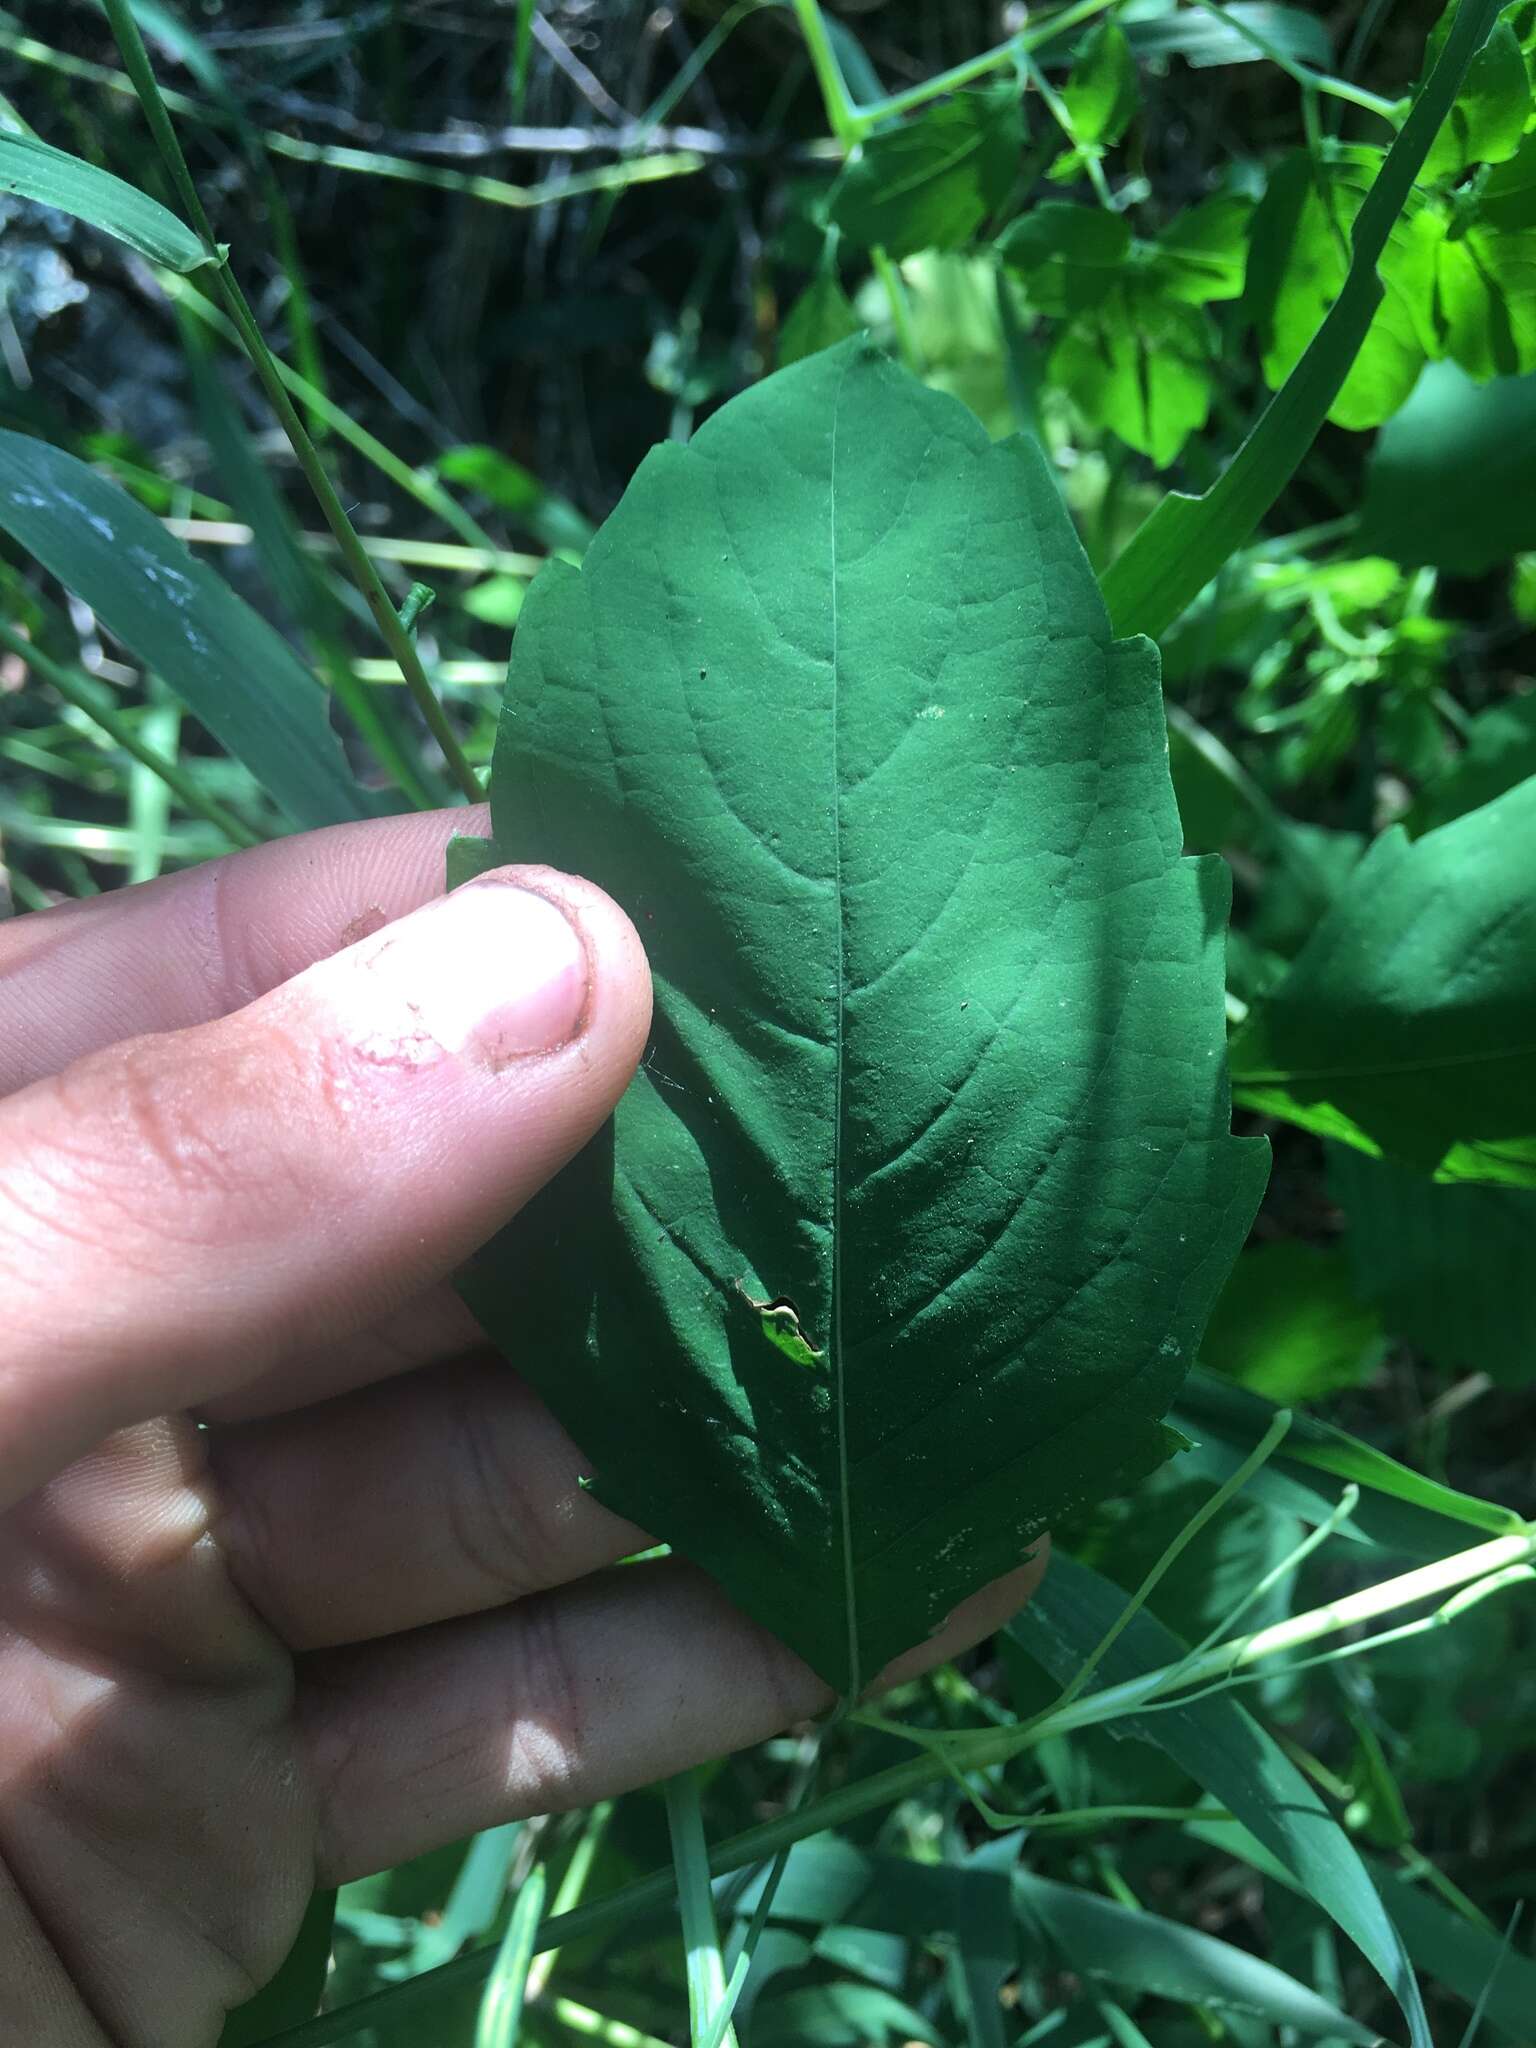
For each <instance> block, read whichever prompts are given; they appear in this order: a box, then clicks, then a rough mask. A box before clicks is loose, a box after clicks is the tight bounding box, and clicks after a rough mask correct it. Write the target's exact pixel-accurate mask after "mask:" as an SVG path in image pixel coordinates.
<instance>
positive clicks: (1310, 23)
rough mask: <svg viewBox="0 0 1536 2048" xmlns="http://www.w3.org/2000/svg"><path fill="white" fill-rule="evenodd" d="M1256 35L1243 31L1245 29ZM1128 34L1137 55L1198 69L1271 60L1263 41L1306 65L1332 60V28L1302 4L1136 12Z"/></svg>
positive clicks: (1235, 0) (1248, 1)
mask: <svg viewBox="0 0 1536 2048" xmlns="http://www.w3.org/2000/svg"><path fill="white" fill-rule="evenodd" d="M1245 28H1246V29H1248V30H1250V31H1251V32H1252V33H1251V34H1250V35H1244V33H1243V29H1245ZM1125 33H1126V37H1127V39H1128V40H1129V42H1130V45H1131V48H1132V49H1133V50H1134V51H1135V52H1136V54H1137V55H1138V56H1139V57H1170V56H1178V57H1182V58H1183V59H1184V60H1185V62H1186V63H1187V64H1190V65H1192V66H1193V67H1194V68H1195V69H1196V70H1205V69H1209V68H1212V67H1214V66H1217V65H1222V64H1262V63H1266V62H1268V58H1267V57H1266V55H1265V52H1264V50H1263V48H1262V47H1261V45H1260V43H1256V42H1255V41H1253V39H1252V38H1253V36H1254V35H1257V36H1259V37H1260V38H1261V39H1262V42H1265V43H1268V44H1269V45H1270V47H1271V48H1272V49H1275V50H1278V51H1279V52H1280V54H1281V55H1282V56H1285V57H1292V58H1295V59H1297V60H1298V61H1300V62H1301V63H1304V64H1311V65H1314V66H1316V68H1317V69H1318V70H1320V71H1327V70H1328V69H1329V68H1330V67H1331V65H1332V63H1333V45H1332V43H1331V42H1330V41H1329V39H1328V30H1327V28H1326V26H1325V25H1324V23H1323V22H1322V21H1320V20H1319V19H1318V17H1317V16H1316V15H1315V14H1312V13H1309V12H1308V11H1307V9H1306V8H1303V7H1277V6H1273V5H1271V4H1269V0H1230V4H1229V5H1227V6H1225V7H1223V8H1222V9H1221V11H1220V12H1219V13H1215V12H1213V13H1210V14H1204V13H1199V12H1197V11H1196V10H1195V9H1194V8H1191V7H1181V8H1169V9H1168V10H1167V11H1166V12H1165V13H1159V14H1149V15H1147V16H1146V17H1145V18H1143V19H1137V18H1136V17H1135V16H1134V15H1133V16H1132V18H1131V19H1130V20H1128V21H1127V22H1126V24H1125Z"/></svg>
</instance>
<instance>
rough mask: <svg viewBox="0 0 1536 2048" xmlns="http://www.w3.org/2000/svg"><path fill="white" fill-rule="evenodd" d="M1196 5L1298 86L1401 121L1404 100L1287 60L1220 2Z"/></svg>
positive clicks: (1197, 1) (1394, 122)
mask: <svg viewBox="0 0 1536 2048" xmlns="http://www.w3.org/2000/svg"><path fill="white" fill-rule="evenodd" d="M1194 4H1195V5H1196V6H1197V7H1200V8H1203V9H1204V10H1205V12H1206V13H1207V14H1209V15H1213V16H1214V17H1215V19H1216V20H1217V21H1219V22H1221V23H1222V24H1223V25H1224V26H1225V27H1227V28H1229V29H1231V30H1232V31H1233V32H1234V33H1235V34H1237V35H1240V36H1241V37H1242V38H1243V40H1244V42H1246V43H1251V44H1252V45H1253V47H1254V49H1256V50H1257V51H1258V52H1259V53H1260V55H1261V56H1264V57H1267V58H1268V59H1269V61H1270V63H1271V64H1275V65H1278V66H1279V68H1280V70H1282V71H1284V72H1286V73H1287V74H1288V75H1289V76H1290V77H1292V78H1294V79H1295V80H1296V83H1297V84H1298V85H1300V86H1303V87H1305V88H1308V89H1309V90H1311V91H1314V92H1324V93H1327V94H1329V95H1330V96H1331V97H1332V98H1333V99H1336V100H1345V101H1347V102H1348V104H1349V105H1350V106H1352V107H1359V108H1361V109H1362V110H1363V111H1364V112H1365V113H1367V114H1376V115H1378V116H1379V117H1380V119H1382V120H1383V121H1390V122H1391V124H1392V126H1393V127H1394V128H1395V127H1397V125H1398V123H1399V122H1400V121H1401V119H1402V117H1403V112H1404V107H1405V104H1406V103H1405V102H1404V101H1402V100H1388V99H1383V98H1382V96H1381V94H1380V93H1376V92H1367V91H1366V90H1365V88H1364V87H1363V86H1359V85H1351V84H1350V83H1349V81H1348V80H1347V79H1344V78H1335V77H1333V76H1332V75H1331V73H1329V72H1326V71H1313V70H1312V69H1311V68H1310V67H1309V66H1307V65H1305V64H1299V63H1298V62H1297V61H1296V59H1295V58H1294V57H1288V56H1287V55H1286V54H1285V52H1284V50H1282V49H1281V48H1280V47H1279V46H1278V44H1276V43H1272V42H1271V41H1270V39H1269V37H1268V36H1266V35H1264V34H1262V33H1261V31H1260V30H1258V29H1256V28H1254V27H1252V26H1251V25H1250V24H1249V23H1248V22H1246V21H1244V20H1243V19H1242V17H1241V16H1239V15H1236V14H1232V13H1229V12H1228V10H1227V9H1226V8H1225V7H1223V6H1221V5H1220V4H1219V0H1194Z"/></svg>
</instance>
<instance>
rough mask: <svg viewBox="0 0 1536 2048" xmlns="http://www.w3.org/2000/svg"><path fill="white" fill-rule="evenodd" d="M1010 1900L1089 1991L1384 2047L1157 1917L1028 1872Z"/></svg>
mask: <svg viewBox="0 0 1536 2048" xmlns="http://www.w3.org/2000/svg"><path fill="white" fill-rule="evenodd" d="M1013 1894H1014V1900H1015V1903H1016V1904H1017V1906H1018V1910H1019V1914H1020V1917H1021V1918H1022V1919H1023V1921H1024V1922H1025V1924H1026V1925H1027V1926H1030V1927H1033V1928H1037V1929H1038V1930H1040V1932H1042V1933H1043V1934H1044V1935H1046V1936H1047V1937H1048V1939H1049V1940H1050V1942H1051V1943H1052V1944H1053V1945H1054V1946H1055V1948H1056V1950H1057V1951H1058V1953H1059V1954H1060V1956H1061V1959H1062V1960H1063V1961H1064V1962H1065V1963H1066V1965H1067V1967H1068V1968H1069V1969H1070V1970H1072V1971H1073V1972H1074V1973H1075V1974H1077V1975H1081V1976H1084V1977H1086V1978H1088V1979H1089V1981H1090V1982H1092V1983H1096V1984H1102V1985H1107V1986H1109V1987H1110V1988H1112V1989H1113V1990H1116V1991H1120V1992H1132V1993H1144V1994H1148V1995H1150V1996H1152V1997H1155V1998H1172V1999H1177V2000H1179V2001H1180V2002H1181V2003H1188V2004H1190V2005H1199V2006H1203V2007H1208V2008H1209V2009H1210V2010H1211V2011H1213V2012H1218V2013H1251V2014H1253V2015H1254V2017H1255V2018H1257V2019H1262V2020H1265V2021H1267V2022H1268V2024H1269V2025H1270V2026H1275V2027H1294V2028H1295V2029H1296V2030H1297V2032H1298V2033H1299V2034H1301V2035H1302V2036H1303V2037H1304V2038H1306V2039H1308V2040H1329V2041H1351V2042H1358V2043H1360V2044H1361V2048H1372V2044H1373V2043H1375V2042H1377V2041H1378V2040H1379V2039H1380V2036H1379V2035H1378V2034H1377V2033H1376V2032H1375V2030H1374V2029H1373V2028H1370V2027H1363V2026H1361V2025H1360V2023H1359V2021H1358V2020H1352V2019H1350V2018H1349V2016H1348V2015H1347V2014H1346V2013H1342V2012H1340V2010H1339V2008H1338V2007H1337V2006H1336V2005H1333V2004H1331V2003H1330V2002H1329V2000H1327V1999H1326V1998H1320V1997H1319V1996H1318V1994H1317V1993H1316V1992H1315V1991H1311V1990H1309V1989H1308V1988H1307V1986H1306V1985H1305V1984H1299V1983H1298V1982H1297V1981H1296V1979H1295V1978H1294V1977H1291V1976H1288V1975H1287V1974H1286V1973H1285V1971H1283V1970H1277V1969H1276V1968H1275V1967H1274V1965H1273V1964H1272V1963H1266V1962H1263V1961H1261V1959H1260V1958H1259V1957H1258V1956H1254V1955H1250V1954H1249V1953H1248V1952H1247V1951H1246V1950H1245V1949H1240V1948H1234V1947H1233V1946H1232V1944H1231V1943H1230V1942H1225V1941H1218V1940H1217V1939H1216V1938H1215V1937H1214V1936H1213V1935H1209V1934H1201V1933H1199V1932H1198V1931H1197V1930H1196V1929H1195V1928H1193V1927H1181V1926H1180V1925H1179V1924H1178V1922H1177V1921H1175V1920H1167V1919H1164V1918H1163V1916H1162V1915H1161V1914H1160V1913H1149V1912H1146V1911H1144V1910H1142V1909H1140V1908H1132V1907H1130V1906H1122V1905H1120V1904H1118V1903H1117V1902H1116V1901H1115V1900H1113V1899H1105V1898H1099V1897H1096V1896H1095V1895H1094V1894H1093V1893H1092V1892H1087V1891H1080V1890H1078V1889H1077V1888H1076V1887H1075V1886H1073V1885H1065V1884H1055V1883H1053V1882H1052V1881H1051V1879H1049V1878H1045V1877H1037V1876H1036V1875H1035V1874H1034V1872H1033V1871H1029V1870H1019V1871H1016V1872H1015V1873H1014V1876H1013Z"/></svg>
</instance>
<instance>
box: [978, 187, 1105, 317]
mask: <svg viewBox="0 0 1536 2048" xmlns="http://www.w3.org/2000/svg"><path fill="white" fill-rule="evenodd" d="M996 247H997V253H998V255H999V256H1000V257H1001V258H1002V260H1003V262H1004V263H1006V264H1007V265H1008V267H1009V269H1010V270H1013V271H1015V272H1016V273H1017V274H1018V276H1019V277H1021V278H1022V279H1023V280H1024V286H1025V289H1026V291H1027V292H1028V294H1029V300H1030V304H1031V305H1032V306H1033V307H1034V308H1035V310H1036V311H1037V312H1040V313H1052V314H1056V315H1058V316H1060V315H1068V314H1073V313H1081V312H1085V311H1086V310H1087V309H1088V308H1089V307H1092V306H1097V305H1100V304H1102V303H1103V300H1104V298H1105V296H1106V294H1107V293H1108V292H1109V290H1110V288H1111V286H1112V285H1113V284H1114V283H1115V281H1116V279H1117V278H1118V277H1119V276H1120V275H1121V273H1122V272H1123V270H1124V268H1125V265H1126V263H1127V261H1128V259H1129V257H1130V253H1131V231H1130V229H1129V228H1128V227H1127V226H1126V224H1125V222H1124V220H1123V219H1122V218H1121V217H1120V215H1119V214H1117V213H1106V212H1105V211H1104V209H1103V208H1102V207H1100V206H1076V205H1073V204H1072V202H1071V201H1070V200H1066V199H1048V200H1045V201H1044V202H1043V203H1042V204H1041V205H1039V206H1034V207H1031V208H1030V210H1029V212H1028V213H1026V214H1025V215H1024V216H1023V218H1022V219H1020V220H1016V221H1015V222H1014V223H1013V225H1012V227H1010V228H1009V229H1007V231H1006V232H1005V233H1004V234H1002V235H1000V236H999V237H998V240H997V244H996Z"/></svg>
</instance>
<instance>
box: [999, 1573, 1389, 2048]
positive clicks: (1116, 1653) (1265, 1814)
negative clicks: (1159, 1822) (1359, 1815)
mask: <svg viewBox="0 0 1536 2048" xmlns="http://www.w3.org/2000/svg"><path fill="white" fill-rule="evenodd" d="M1125 1600H1126V1596H1125V1594H1124V1593H1123V1592H1122V1591H1121V1590H1120V1588H1119V1587H1118V1586H1115V1585H1112V1584H1111V1583H1110V1582H1109V1580H1107V1579H1102V1578H1100V1577H1099V1575H1098V1574H1097V1573H1096V1572H1091V1571H1089V1570H1087V1569H1086V1567H1085V1566H1083V1565H1080V1564H1077V1563H1076V1562H1075V1561H1074V1560H1073V1559H1071V1558H1069V1557H1064V1556H1061V1555H1060V1554H1058V1555H1057V1556H1056V1557H1055V1558H1054V1559H1053V1560H1052V1563H1051V1569H1050V1571H1049V1572H1048V1573H1047V1574H1046V1577H1045V1580H1044V1582H1043V1584H1042V1586H1041V1588H1040V1590H1039V1591H1038V1592H1037V1593H1036V1594H1035V1596H1034V1598H1033V1599H1032V1600H1031V1602H1030V1604H1029V1606H1028V1607H1026V1608H1025V1609H1024V1611H1023V1613H1022V1614H1020V1615H1018V1616H1016V1617H1015V1618H1014V1620H1013V1621H1011V1622H1010V1623H1009V1624H1008V1634H1009V1635H1010V1636H1011V1637H1012V1638H1013V1640H1014V1641H1015V1642H1017V1643H1018V1644H1019V1645H1020V1647H1021V1648H1023V1649H1024V1650H1026V1651H1027V1652H1028V1653H1029V1655H1030V1656H1032V1657H1033V1658H1035V1659H1036V1661H1037V1662H1038V1663H1040V1664H1041V1665H1043V1666H1044V1668H1045V1669H1046V1671H1047V1672H1048V1673H1049V1674H1050V1676H1051V1677H1052V1678H1054V1679H1055V1680H1057V1682H1058V1683H1061V1684H1065V1683H1066V1682H1067V1681H1068V1680H1070V1679H1071V1678H1072V1677H1073V1675H1074V1673H1075V1672H1076V1671H1077V1669H1078V1667H1079V1666H1080V1665H1081V1663H1082V1662H1083V1660H1084V1658H1085V1657H1087V1656H1088V1655H1089V1654H1090V1652H1092V1651H1093V1650H1094V1649H1095V1648H1096V1647H1097V1646H1098V1644H1099V1642H1100V1641H1101V1639H1102V1638H1103V1636H1104V1634H1105V1632H1106V1630H1107V1629H1108V1628H1109V1627H1110V1625H1111V1624H1112V1623H1113V1622H1114V1621H1115V1620H1116V1619H1117V1618H1118V1616H1119V1614H1120V1612H1121V1610H1122V1609H1123V1607H1124V1605H1125ZM1185 1648H1186V1645H1185V1644H1184V1643H1182V1642H1181V1641H1180V1640H1179V1638H1178V1637H1177V1636H1175V1635H1173V1634H1172V1633H1171V1632H1170V1631H1169V1630H1168V1629H1166V1628H1164V1627H1163V1625H1162V1623H1161V1622H1160V1621H1157V1620H1155V1619H1154V1618H1153V1616H1152V1615H1151V1614H1149V1613H1147V1612H1146V1611H1145V1609H1143V1611H1142V1612H1141V1613H1139V1614H1137V1615H1135V1616H1133V1618H1132V1619H1131V1621H1130V1622H1129V1623H1128V1625H1127V1626H1126V1627H1125V1628H1124V1629H1123V1630H1122V1631H1121V1633H1120V1635H1119V1636H1118V1637H1117V1638H1116V1640H1115V1642H1114V1644H1113V1645H1112V1646H1111V1648H1110V1650H1109V1651H1108V1653H1107V1655H1106V1656H1105V1658H1104V1661H1103V1662H1102V1664H1101V1665H1100V1666H1099V1670H1098V1674H1097V1676H1098V1683H1099V1685H1101V1686H1109V1685H1115V1684H1118V1683H1120V1682H1121V1681H1122V1680H1125V1679H1130V1678H1135V1677H1138V1676H1139V1675H1140V1674H1141V1673H1143V1672H1145V1671H1153V1670H1156V1669H1158V1668H1159V1667H1161V1666H1163V1665H1167V1664H1171V1663H1173V1662H1175V1661H1176V1660H1177V1659H1178V1658H1179V1657H1180V1656H1182V1655H1183V1653H1184V1650H1185ZM1113 1726H1114V1728H1115V1730H1116V1731H1117V1732H1119V1733H1122V1734H1124V1735H1126V1736H1128V1737H1132V1738H1134V1739H1137V1740H1140V1741H1143V1742H1151V1743H1154V1744H1155V1745H1156V1746H1157V1747H1158V1748H1159V1749H1162V1750H1164V1751H1166V1752H1167V1754H1168V1755H1169V1756H1171V1757H1172V1758H1173V1759H1174V1761H1175V1762H1176V1763H1177V1764H1178V1765H1179V1767H1180V1769H1182V1770H1183V1771H1185V1772H1187V1773H1188V1775H1189V1776H1190V1777H1191V1778H1193V1779H1194V1781H1195V1783H1196V1784H1197V1785H1200V1786H1203V1787H1204V1789H1205V1790H1206V1791H1207V1792H1209V1793H1210V1794H1211V1796H1212V1798H1214V1799H1215V1800H1217V1801H1218V1802H1219V1804H1220V1805H1222V1806H1223V1807H1225V1808H1226V1810H1227V1812H1228V1813H1230V1814H1233V1815H1234V1816H1235V1817H1236V1818H1237V1819H1238V1820H1240V1821H1241V1822H1242V1823H1243V1824H1244V1826H1246V1827H1247V1828H1248V1829H1249V1830H1250V1831H1251V1832H1252V1833H1253V1834H1254V1836H1256V1837H1257V1839H1258V1840H1259V1841H1260V1842H1261V1843H1262V1844H1263V1845H1264V1847H1265V1848H1266V1849H1267V1850H1268V1851H1269V1852H1270V1854H1271V1855H1272V1856H1274V1857H1275V1858H1276V1859H1277V1860H1278V1861H1279V1862H1280V1863H1281V1864H1282V1865H1283V1866H1284V1867H1285V1868H1286V1869H1287V1870H1288V1871H1289V1872H1291V1873H1292V1875H1293V1876H1294V1877H1295V1878H1296V1879H1297V1881H1298V1882H1299V1883H1300V1885H1301V1887H1302V1889H1303V1890H1304V1891H1305V1892H1306V1893H1307V1894H1308V1895H1309V1896H1310V1897H1311V1898H1312V1899H1313V1900H1314V1901H1315V1903H1316V1904H1317V1905H1318V1906H1319V1907H1321V1909H1322V1910H1323V1911H1324V1912H1325V1913H1327V1914H1328V1915H1329V1917H1330V1918H1331V1919H1332V1920H1333V1921H1334V1923H1335V1924H1336V1925H1337V1926H1338V1927H1339V1928H1341V1929H1342V1930H1343V1932H1344V1933H1345V1934H1347V1935H1348V1936H1349V1938H1350V1940H1351V1941H1353V1942H1354V1943H1355V1945H1356V1946H1357V1947H1358V1948H1359V1949H1360V1951H1361V1952H1362V1954H1364V1955H1365V1956H1366V1957H1367V1958H1368V1959H1369V1960H1370V1962H1371V1963H1372V1964H1374V1966H1375V1968H1376V1969H1377V1971H1378V1972H1379V1973H1380V1974H1381V1976H1382V1978H1383V1979H1384V1980H1385V1982H1386V1983H1387V1985H1388V1986H1389V1987H1390V1989H1391V1991H1392V1994H1393V1996H1394V1997H1395V1998H1396V1999H1397V2002H1398V2004H1399V2005H1400V2006H1401V2008H1402V2010H1403V2014H1404V2016H1405V2017H1406V2019H1407V2021H1408V2024H1409V2028H1410V2031H1411V2034H1412V2038H1413V2042H1414V2048H1430V2036H1429V2029H1428V2023H1427V2021H1426V2019H1425V2015H1424V2006H1423V2001H1422V1999H1421V1997H1420V1995H1419V1989H1418V1986H1417V1984H1416V1983H1415V1982H1414V1978H1413V1970H1412V1967H1411V1965H1410V1964H1409V1961H1408V1957H1407V1955H1406V1953H1405V1951H1404V1949H1403V1944H1402V1940H1401V1938H1400V1936H1399V1935H1398V1932H1397V1929H1396V1928H1395V1927H1394V1926H1393V1924H1392V1921H1391V1919H1390V1917H1389V1916H1388V1914H1387V1911H1386V1909H1385V1907H1384V1906H1383V1905H1382V1903H1381V1898H1380V1896H1379V1894H1378V1892H1377V1890H1376V1887H1375V1885H1374V1884H1373V1883H1372V1881H1371V1878H1370V1874H1369V1872H1368V1871H1367V1870H1366V1868H1365V1865H1364V1864H1363V1863H1362V1862H1361V1860H1360V1856H1359V1853H1358V1851H1357V1850H1356V1849H1355V1847H1354V1844H1353V1843H1352V1842H1351V1841H1350V1839H1349V1837H1348V1836H1347V1835H1346V1834H1345V1832H1344V1830H1343V1829H1342V1828H1341V1827H1340V1826H1339V1824H1338V1822H1337V1821H1336V1820H1334V1818H1333V1816H1332V1815H1331V1814H1330V1813H1329V1811H1328V1809H1327V1808H1326V1807H1325V1806H1324V1804H1323V1802H1322V1800H1321V1799H1320V1798H1319V1797H1318V1795H1317V1793H1316V1792H1315V1791H1314V1790H1313V1789H1312V1787H1311V1785H1310V1784H1308V1782H1307V1780H1306V1779H1305V1778H1304V1777H1303V1776H1302V1775H1301V1773H1300V1771H1298V1770H1297V1768H1296V1766H1295V1765H1294V1764H1293V1763H1291V1762H1290V1761H1289V1759H1288V1758H1287V1757H1286V1756H1285V1755H1284V1753H1283V1752H1282V1751H1281V1749H1280V1747H1279V1745H1278V1743H1276V1741H1275V1739H1274V1737H1273V1736H1271V1735H1270V1734H1269V1733H1268V1732H1267V1731H1266V1730H1265V1729H1264V1728H1263V1727H1261V1726H1260V1724H1259V1723H1258V1722H1257V1721H1256V1720H1255V1719H1254V1718H1253V1716H1252V1715H1251V1714H1250V1713H1249V1712H1248V1710H1247V1708H1246V1707H1242V1706H1240V1705H1239V1704H1238V1702H1237V1701H1236V1699H1234V1698H1232V1697H1231V1696H1230V1695H1225V1696H1223V1695H1221V1694H1217V1695H1214V1696H1212V1697H1209V1698H1206V1699H1203V1700H1197V1701H1195V1702H1194V1703H1193V1705H1190V1706H1185V1707H1169V1708H1164V1709H1160V1710H1159V1711H1157V1712H1155V1713H1150V1714H1144V1715H1141V1716H1139V1717H1136V1718H1134V1719H1130V1720H1124V1721H1117V1722H1115V1723H1114V1724H1113Z"/></svg>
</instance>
